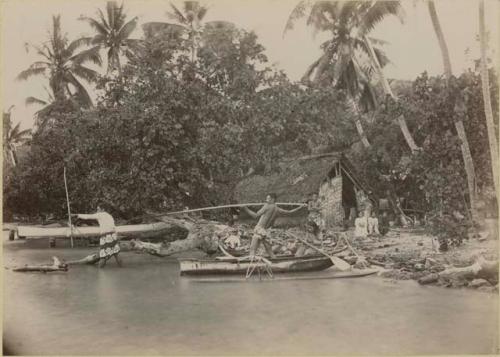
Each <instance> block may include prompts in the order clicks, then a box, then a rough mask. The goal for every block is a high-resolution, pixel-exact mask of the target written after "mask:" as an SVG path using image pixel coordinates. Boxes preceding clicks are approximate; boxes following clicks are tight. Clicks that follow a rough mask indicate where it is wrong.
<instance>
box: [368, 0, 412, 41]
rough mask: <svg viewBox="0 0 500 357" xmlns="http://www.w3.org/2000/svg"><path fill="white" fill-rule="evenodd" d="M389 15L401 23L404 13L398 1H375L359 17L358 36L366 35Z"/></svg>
mask: <svg viewBox="0 0 500 357" xmlns="http://www.w3.org/2000/svg"><path fill="white" fill-rule="evenodd" d="M389 15H394V16H396V17H398V18H399V19H400V21H401V22H403V19H404V15H405V13H404V10H403V7H402V6H401V3H400V2H399V1H375V2H374V3H373V5H372V6H371V7H370V8H369V9H368V10H367V11H366V12H365V13H364V14H363V15H362V17H361V20H360V22H359V32H360V34H361V35H366V34H367V33H369V32H370V31H372V30H373V29H374V28H375V26H377V24H378V23H380V22H381V21H382V20H383V19H384V18H385V17H387V16H389Z"/></svg>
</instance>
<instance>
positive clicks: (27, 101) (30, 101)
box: [24, 97, 48, 105]
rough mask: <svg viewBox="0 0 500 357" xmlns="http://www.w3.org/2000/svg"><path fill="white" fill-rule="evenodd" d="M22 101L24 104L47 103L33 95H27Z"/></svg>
mask: <svg viewBox="0 0 500 357" xmlns="http://www.w3.org/2000/svg"><path fill="white" fill-rule="evenodd" d="M24 103H25V104H26V105H33V104H39V105H47V104H48V103H47V102H46V101H44V100H41V99H38V98H35V97H28V98H26V99H25V101H24Z"/></svg>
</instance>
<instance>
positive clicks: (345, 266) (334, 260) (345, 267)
mask: <svg viewBox="0 0 500 357" xmlns="http://www.w3.org/2000/svg"><path fill="white" fill-rule="evenodd" d="M288 234H290V235H291V236H292V237H294V238H295V239H297V240H299V241H301V242H302V243H304V244H305V245H307V246H308V247H310V248H312V249H314V250H315V251H317V252H318V253H321V254H323V255H324V256H326V257H328V258H330V260H331V261H332V263H333V265H335V266H336V267H337V268H339V269H340V270H342V271H346V270H349V269H351V265H350V264H349V263H348V262H346V261H345V260H342V259H340V258H337V257H334V256H331V255H328V254H326V253H325V252H324V251H322V250H321V249H319V248H316V247H315V246H314V245H312V244H311V243H309V242H308V241H306V240H304V239H301V238H299V237H297V236H296V235H295V234H292V233H290V232H288Z"/></svg>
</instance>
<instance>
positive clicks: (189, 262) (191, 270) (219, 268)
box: [178, 256, 332, 275]
mask: <svg viewBox="0 0 500 357" xmlns="http://www.w3.org/2000/svg"><path fill="white" fill-rule="evenodd" d="M178 260H179V264H180V273H181V275H245V274H246V272H247V269H248V268H249V267H252V266H255V267H257V268H261V270H262V271H265V269H266V267H269V268H271V270H272V272H273V274H280V273H298V272H310V271H320V270H324V269H327V268H329V267H331V266H332V261H331V260H330V258H328V257H325V256H306V257H276V258H275V259H268V261H270V262H271V264H270V266H269V265H268V264H267V263H266V262H263V261H261V262H251V261H250V260H249V259H243V260H241V259H239V258H231V257H224V258H223V259H221V260H218V259H191V258H181V259H178Z"/></svg>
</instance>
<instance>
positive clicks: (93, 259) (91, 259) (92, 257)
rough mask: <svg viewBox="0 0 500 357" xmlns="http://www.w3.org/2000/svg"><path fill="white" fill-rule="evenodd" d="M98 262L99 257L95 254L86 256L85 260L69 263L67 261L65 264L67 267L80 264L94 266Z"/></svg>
mask: <svg viewBox="0 0 500 357" xmlns="http://www.w3.org/2000/svg"><path fill="white" fill-rule="evenodd" d="M98 261H99V255H98V254H97V253H96V254H90V255H87V256H86V257H85V258H82V259H78V260H70V261H67V262H66V264H67V265H81V264H89V265H91V264H95V263H97V262H98Z"/></svg>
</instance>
